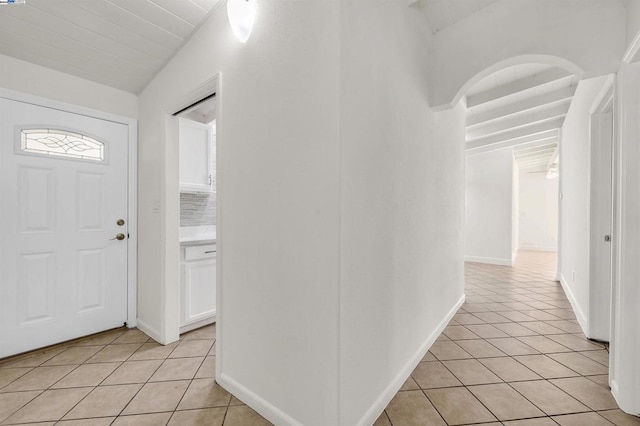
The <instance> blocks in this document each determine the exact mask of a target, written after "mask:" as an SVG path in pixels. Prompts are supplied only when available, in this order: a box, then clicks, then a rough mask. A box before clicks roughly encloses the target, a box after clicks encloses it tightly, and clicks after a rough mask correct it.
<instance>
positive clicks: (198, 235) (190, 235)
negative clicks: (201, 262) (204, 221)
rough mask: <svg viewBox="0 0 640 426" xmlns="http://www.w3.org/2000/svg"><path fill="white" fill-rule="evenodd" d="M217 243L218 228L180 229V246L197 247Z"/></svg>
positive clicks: (191, 227)
mask: <svg viewBox="0 0 640 426" xmlns="http://www.w3.org/2000/svg"><path fill="white" fill-rule="evenodd" d="M215 242H216V226H215V225H211V226H185V227H180V244H188V245H197V244H210V243H215Z"/></svg>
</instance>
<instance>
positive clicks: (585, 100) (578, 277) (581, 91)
mask: <svg viewBox="0 0 640 426" xmlns="http://www.w3.org/2000/svg"><path fill="white" fill-rule="evenodd" d="M605 79H606V77H597V78H593V79H589V80H583V81H581V82H580V83H579V84H578V88H577V90H576V94H575V96H574V98H573V101H572V102H571V107H570V108H569V113H568V115H567V118H566V120H565V122H564V125H563V127H562V140H561V143H560V161H561V166H560V167H561V173H562V198H561V200H560V202H561V203H562V218H561V221H562V223H561V226H560V229H561V232H562V236H561V237H560V241H561V247H560V250H561V252H562V257H561V263H560V265H559V271H560V279H561V282H562V285H563V287H564V289H565V293H567V297H568V298H569V300H570V301H571V303H572V305H573V308H574V311H575V313H576V316H577V317H578V321H579V322H580V325H581V326H582V328H583V330H584V331H585V334H586V335H587V336H588V335H589V331H588V318H589V235H590V225H589V210H590V207H589V206H590V200H589V199H590V197H589V191H590V189H589V175H590V166H589V152H590V144H589V129H590V124H589V123H590V121H589V120H590V118H589V116H590V112H589V110H590V109H591V107H592V106H593V103H594V101H595V99H596V97H597V96H598V93H600V91H601V89H602V86H603V84H604V81H605Z"/></svg>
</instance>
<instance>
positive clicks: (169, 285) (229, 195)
mask: <svg viewBox="0 0 640 426" xmlns="http://www.w3.org/2000/svg"><path fill="white" fill-rule="evenodd" d="M337 28H338V3H334V2H298V1H279V2H259V3H258V18H257V23H256V26H255V28H254V31H253V34H252V36H251V39H250V40H249V42H248V43H247V44H241V43H239V42H238V41H237V40H236V39H235V37H234V36H233V34H232V33H231V30H230V27H229V25H228V21H227V16H226V9H225V8H224V7H222V8H221V9H220V10H218V11H217V12H215V13H214V14H213V15H212V16H211V17H210V18H209V19H208V20H207V22H205V23H204V25H203V26H202V27H201V29H200V30H199V31H198V32H197V33H196V34H195V35H194V36H193V37H192V38H191V40H190V41H189V42H188V43H187V44H186V45H185V46H184V47H183V48H182V50H181V51H180V52H179V53H178V55H177V56H176V57H175V58H174V59H173V60H172V61H171V63H169V64H168V66H167V67H166V68H164V69H163V70H162V71H161V72H160V73H159V74H158V76H157V77H156V78H155V79H154V80H153V81H152V82H151V84H150V85H149V86H148V87H147V88H146V89H145V90H144V91H143V93H142V94H141V96H140V168H141V177H140V189H141V190H140V215H141V219H142V220H141V221H140V222H141V227H140V228H141V229H140V254H141V256H140V264H139V267H140V286H139V294H140V299H139V300H140V310H139V312H140V319H141V320H142V321H143V322H144V323H146V324H147V325H148V326H149V327H150V328H152V329H154V330H155V331H157V332H158V333H159V334H161V335H162V336H164V337H165V338H166V339H167V340H171V339H172V338H175V337H177V329H178V328H177V327H178V323H177V307H178V295H179V292H178V273H177V271H178V269H177V267H178V259H179V257H178V235H177V233H178V226H179V224H178V211H179V200H178V186H177V168H178V158H177V155H176V151H177V149H176V147H177V140H175V138H173V137H172V136H171V135H169V136H167V132H166V127H167V125H166V121H165V120H166V117H167V113H171V112H174V111H173V110H172V109H171V108H173V107H175V105H174V103H175V102H176V100H179V99H182V97H183V95H184V94H185V93H187V92H189V91H191V90H192V89H194V88H195V87H197V86H198V85H199V84H200V83H201V82H203V81H205V80H207V79H208V78H210V77H212V76H213V75H214V74H216V73H217V72H219V71H222V72H223V83H222V84H223V86H222V90H221V92H220V99H221V103H222V105H221V108H220V109H219V115H218V132H217V140H218V151H217V154H218V156H217V157H218V168H217V173H218V178H219V180H218V202H219V210H218V213H219V215H218V225H219V228H218V229H219V234H218V245H219V258H218V268H219V269H220V272H219V277H220V278H221V280H222V281H221V283H220V285H221V287H222V288H221V295H222V301H221V306H219V307H218V308H219V310H218V312H219V313H220V314H221V315H220V316H219V317H218V318H219V324H218V343H217V345H218V348H217V349H218V360H217V361H218V362H219V367H220V368H219V370H218V375H217V380H218V381H220V382H221V383H222V384H223V385H224V386H225V387H227V388H229V389H231V390H232V391H233V392H234V393H235V394H238V396H240V397H241V398H242V399H244V400H245V401H247V402H250V403H251V405H252V406H253V407H254V408H256V409H258V410H259V411H261V412H262V413H263V414H264V415H266V416H268V417H269V419H270V420H271V421H272V422H274V423H279V424H285V422H287V423H295V422H298V423H300V424H305V425H326V424H337V417H338V413H337V404H338V396H337V395H338V379H337V374H338V373H337V371H338V370H337V369H338V347H337V344H338V341H337V333H338V323H337V321H338V308H339V303H338V281H337V280H338V276H339V269H338V264H339V257H338V256H339V252H338V250H337V248H338V247H339V240H338V230H339V221H338V217H339V210H338V201H339V193H338V167H339V164H338V114H339V109H338V70H339V68H338V66H339V57H338V54H339V49H338V36H339V32H338V31H337ZM172 105H173V107H172ZM154 205H159V208H160V209H159V212H158V213H154ZM158 265H161V266H163V267H158ZM174 333H175V334H174Z"/></svg>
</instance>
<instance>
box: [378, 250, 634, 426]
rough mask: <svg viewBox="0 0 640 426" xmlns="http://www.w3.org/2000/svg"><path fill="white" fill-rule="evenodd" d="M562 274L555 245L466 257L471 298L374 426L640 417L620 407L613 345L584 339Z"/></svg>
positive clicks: (607, 421)
mask: <svg viewBox="0 0 640 426" xmlns="http://www.w3.org/2000/svg"><path fill="white" fill-rule="evenodd" d="M555 274H556V254H555V253H548V252H524V251H521V252H519V254H518V259H517V262H516V266H515V267H513V268H511V267H505V266H492V265H486V264H479V263H467V264H466V291H465V292H466V295H467V297H466V302H465V304H464V305H463V306H462V308H461V309H460V311H459V312H458V313H457V314H456V315H455V317H454V319H453V320H452V321H451V322H450V324H449V325H448V327H447V328H446V329H445V331H444V333H443V334H442V335H441V336H440V337H439V338H438V341H437V342H436V343H435V344H434V345H433V347H432V348H431V350H430V351H429V353H428V354H427V356H426V357H425V358H424V359H423V362H421V363H420V364H419V365H418V367H417V368H416V369H415V370H414V372H413V374H412V375H411V378H409V380H407V382H406V383H405V384H404V386H403V388H402V389H401V391H400V392H398V394H397V395H396V396H395V398H394V399H393V400H392V401H391V403H390V404H389V405H388V406H387V408H386V410H385V413H383V415H382V416H381V417H380V418H379V419H378V421H377V422H376V426H383V425H393V426H409V425H445V424H446V425H460V424H476V423H484V424H491V425H499V424H501V423H500V422H502V424H505V425H540V426H546V425H555V424H560V425H563V426H566V425H589V426H592V425H594V426H595V425H611V424H612V423H613V424H616V425H640V419H638V418H635V417H632V416H629V415H627V414H624V413H623V412H621V411H620V410H618V406H617V404H616V401H615V400H614V399H613V397H612V396H611V394H610V392H609V389H608V384H607V383H608V382H607V377H608V374H607V373H608V367H607V365H608V352H607V348H606V347H605V345H604V344H600V343H595V342H591V341H588V340H586V339H585V338H584V335H583V334H582V332H581V329H580V326H579V325H578V322H577V321H576V319H575V316H574V314H573V311H572V310H571V305H570V304H569V302H568V300H567V298H566V296H565V294H564V292H563V290H562V287H561V286H560V284H559V283H558V282H556V281H554V278H555ZM443 419H444V420H443ZM524 419H529V420H524ZM498 421H499V422H498Z"/></svg>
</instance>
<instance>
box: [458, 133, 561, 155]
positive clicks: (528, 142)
mask: <svg viewBox="0 0 640 426" xmlns="http://www.w3.org/2000/svg"><path fill="white" fill-rule="evenodd" d="M548 143H558V137H557V136H551V137H548V138H543V139H536V138H532V137H525V138H520V139H515V140H511V141H506V142H501V143H497V144H492V145H485V146H480V147H477V148H467V150H466V154H467V155H474V154H482V153H485V152H490V151H497V150H500V149H512V148H514V147H520V148H523V147H534V146H538V145H546V144H548Z"/></svg>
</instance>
